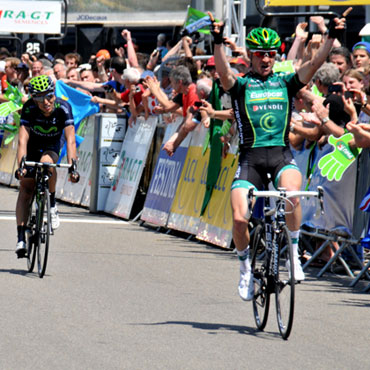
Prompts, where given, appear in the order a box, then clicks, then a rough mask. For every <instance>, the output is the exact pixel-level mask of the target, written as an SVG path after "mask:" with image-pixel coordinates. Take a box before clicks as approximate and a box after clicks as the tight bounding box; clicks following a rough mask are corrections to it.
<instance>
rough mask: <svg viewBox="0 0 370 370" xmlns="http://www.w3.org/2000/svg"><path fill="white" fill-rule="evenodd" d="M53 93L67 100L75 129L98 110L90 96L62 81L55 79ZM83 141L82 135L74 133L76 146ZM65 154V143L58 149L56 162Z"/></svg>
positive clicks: (97, 105)
mask: <svg viewBox="0 0 370 370" xmlns="http://www.w3.org/2000/svg"><path fill="white" fill-rule="evenodd" d="M55 95H56V96H57V97H59V98H62V99H63V100H65V101H67V102H68V103H69V104H70V106H71V108H72V114H73V119H74V122H75V130H76V132H77V129H78V127H79V125H80V123H81V121H82V120H83V119H84V118H85V117H88V116H91V115H92V114H95V113H98V112H99V110H100V109H99V104H97V103H92V102H91V96H90V95H87V94H84V93H82V92H81V91H78V90H76V89H74V88H73V87H70V86H68V85H67V84H65V83H64V82H62V81H57V82H56V84H55ZM82 141H83V137H81V136H78V135H76V146H77V147H78V146H79V145H80V144H81V143H82ZM66 154H67V144H66V143H65V142H64V145H63V147H62V149H61V151H60V155H59V160H58V163H60V162H61V160H62V158H63V157H64V156H65V155H66Z"/></svg>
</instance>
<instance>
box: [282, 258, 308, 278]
mask: <svg viewBox="0 0 370 370" xmlns="http://www.w3.org/2000/svg"><path fill="white" fill-rule="evenodd" d="M293 258H294V279H295V281H303V280H304V279H305V278H306V277H305V275H304V272H303V269H302V265H301V261H300V260H299V258H298V256H294V257H293ZM285 267H286V268H287V269H288V270H289V272H290V261H289V260H287V261H286V264H285ZM289 275H290V273H289Z"/></svg>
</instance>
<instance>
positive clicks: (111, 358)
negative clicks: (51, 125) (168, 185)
mask: <svg viewBox="0 0 370 370" xmlns="http://www.w3.org/2000/svg"><path fill="white" fill-rule="evenodd" d="M16 196H17V193H16V190H15V189H11V188H8V187H4V186H0V233H1V236H2V237H1V246H0V257H1V264H0V284H1V286H0V296H1V300H0V302H1V315H0V317H1V318H0V323H1V335H0V338H1V342H0V369H35V368H37V369H53V370H58V369H369V368H370V360H369V355H368V353H369V351H368V348H369V328H370V325H369V321H370V320H369V317H370V311H369V308H370V294H369V293H361V289H362V288H363V287H364V286H365V285H364V284H365V282H360V283H359V284H358V285H356V287H355V288H349V287H348V285H349V283H350V279H349V278H348V277H346V276H342V275H333V274H331V273H330V274H329V273H328V274H326V275H324V277H323V278H320V279H318V278H316V274H317V272H318V270H317V269H314V268H312V269H310V270H309V271H308V273H307V280H306V281H305V282H303V283H302V284H300V285H299V286H297V295H296V310H295V319H294V325H293V331H292V334H291V336H290V338H289V340H288V341H283V340H282V339H281V337H280V335H279V333H278V328H277V323H276V315H275V305H274V304H272V307H271V311H270V317H269V322H268V324H267V327H266V330H265V331H264V332H259V331H257V330H256V329H255V323H254V319H253V314H252V305H251V303H246V302H242V301H241V300H240V299H239V297H238V295H237V289H236V286H237V281H238V277H239V276H238V274H239V273H238V261H237V259H236V257H235V255H234V254H233V253H232V252H231V251H226V250H223V249H219V248H216V247H213V246H209V245H206V244H203V243H197V242H194V241H188V240H186V239H184V238H181V237H179V236H176V235H167V234H165V233H161V232H156V231H155V229H153V228H150V227H146V226H140V225H139V224H138V223H127V222H122V221H120V220H118V219H116V218H111V217H108V216H104V215H92V214H90V213H89V212H88V211H87V210H86V209H83V208H79V207H71V206H69V205H66V204H59V210H60V214H61V220H62V221H61V226H60V229H58V230H57V231H56V233H55V235H54V236H53V237H52V240H51V251H50V258H49V263H48V267H47V271H46V275H45V277H44V278H43V279H39V278H38V276H37V275H36V274H35V273H31V274H28V273H26V271H25V270H26V261H25V260H24V259H21V260H18V259H17V258H16V255H15V253H14V249H15V244H16V226H15V220H14V207H15V201H16Z"/></svg>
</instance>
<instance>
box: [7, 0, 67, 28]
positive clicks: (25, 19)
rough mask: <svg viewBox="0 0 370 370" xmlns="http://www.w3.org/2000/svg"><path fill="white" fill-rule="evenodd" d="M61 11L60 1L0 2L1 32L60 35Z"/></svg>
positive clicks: (15, 0) (14, 0) (13, 0)
mask: <svg viewBox="0 0 370 370" xmlns="http://www.w3.org/2000/svg"><path fill="white" fill-rule="evenodd" d="M61 10H62V5H61V2H60V1H17V0H12V1H9V0H8V1H1V0H0V31H1V32H16V33H51V34H59V33H60V31H61V26H60V22H61Z"/></svg>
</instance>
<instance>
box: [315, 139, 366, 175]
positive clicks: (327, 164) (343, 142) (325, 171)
mask: <svg viewBox="0 0 370 370" xmlns="http://www.w3.org/2000/svg"><path fill="white" fill-rule="evenodd" d="M352 139H353V135H352V134H350V133H347V134H344V135H343V136H341V137H338V138H336V137H334V136H333V135H330V136H329V144H330V145H332V146H333V147H334V151H332V152H331V153H329V154H327V155H325V156H324V157H322V158H321V159H320V160H319V163H318V166H319V168H320V170H321V175H322V176H323V177H326V178H327V179H328V180H329V181H333V180H335V181H340V180H341V179H342V176H343V174H344V172H345V171H346V170H347V168H348V167H349V166H350V165H351V164H352V163H353V162H354V161H355V159H356V158H357V157H358V156H359V154H360V153H361V151H362V149H360V148H354V149H351V148H350V147H349V145H348V143H349V141H350V140H352Z"/></svg>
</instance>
